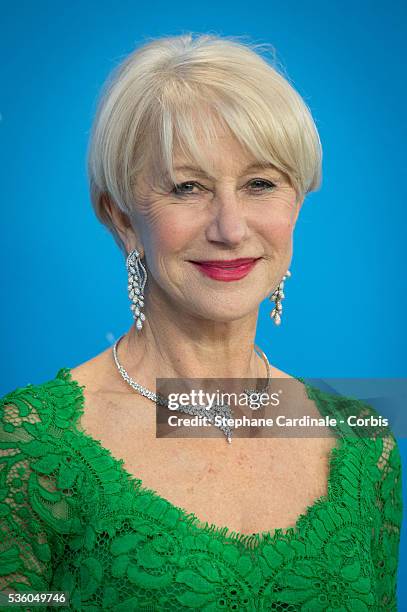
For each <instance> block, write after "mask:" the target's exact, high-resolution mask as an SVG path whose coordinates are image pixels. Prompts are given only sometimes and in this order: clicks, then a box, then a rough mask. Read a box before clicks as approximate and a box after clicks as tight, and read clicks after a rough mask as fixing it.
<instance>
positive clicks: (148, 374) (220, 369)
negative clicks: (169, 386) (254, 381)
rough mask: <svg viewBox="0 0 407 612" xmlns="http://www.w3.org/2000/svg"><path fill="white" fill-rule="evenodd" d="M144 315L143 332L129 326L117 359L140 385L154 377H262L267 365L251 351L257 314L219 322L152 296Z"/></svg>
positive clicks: (149, 381)
mask: <svg viewBox="0 0 407 612" xmlns="http://www.w3.org/2000/svg"><path fill="white" fill-rule="evenodd" d="M174 312H175V313H177V316H174ZM145 313H146V321H145V322H144V325H143V329H142V331H141V332H138V331H137V330H136V328H135V325H133V326H132V327H131V329H130V330H129V332H128V333H127V335H126V336H125V338H123V339H122V341H121V342H120V346H119V349H118V357H119V361H120V363H121V364H122V365H123V366H124V368H125V369H126V370H127V372H128V373H129V375H130V376H131V377H132V378H134V379H135V380H137V381H138V382H140V383H141V384H143V385H145V386H148V385H153V386H154V383H155V378H158V377H161V378H265V377H266V365H265V363H264V361H263V360H262V359H261V358H260V357H259V356H258V355H257V354H256V353H255V351H254V337H255V333H256V325H257V312H256V313H251V314H250V315H248V316H246V317H244V318H242V319H240V320H238V321H230V322H219V321H212V320H206V319H203V318H201V317H197V316H194V315H192V314H190V313H188V312H183V313H182V314H181V313H180V312H179V310H177V308H176V307H174V305H163V304H162V303H160V304H158V303H155V300H154V299H150V300H148V302H147V303H146V308H145Z"/></svg>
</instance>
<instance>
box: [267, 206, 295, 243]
mask: <svg viewBox="0 0 407 612" xmlns="http://www.w3.org/2000/svg"><path fill="white" fill-rule="evenodd" d="M294 226H295V214H294V212H293V211H292V210H291V209H288V208H275V209H274V210H273V211H272V212H270V213H269V214H263V215H262V216H261V218H260V219H258V227H259V228H261V230H260V229H259V231H261V233H262V234H263V236H264V237H265V238H266V240H267V241H268V242H270V243H271V244H273V245H274V246H284V245H286V244H287V243H288V242H290V241H291V237H292V233H293V230H294Z"/></svg>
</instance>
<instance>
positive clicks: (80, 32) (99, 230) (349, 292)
mask: <svg viewBox="0 0 407 612" xmlns="http://www.w3.org/2000/svg"><path fill="white" fill-rule="evenodd" d="M406 23H407V20H406V5H405V3H402V2H386V3H382V2H375V1H371V2H365V1H359V2H354V1H353V2H349V1H348V0H345V1H343V0H341V1H339V0H334V1H330V2H326V0H323V1H312V0H311V1H309V2H292V1H287V0H284V2H282V1H280V2H275V1H274V0H268V1H267V2H257V3H250V2H244V3H243V2H242V3H241V5H240V6H239V5H236V4H235V3H233V4H232V3H230V4H229V3H228V2H224V3H219V2H211V1H209V3H207V6H206V8H204V7H203V5H196V7H195V8H194V7H193V5H192V4H191V3H190V2H189V1H188V2H187V1H176V2H175V3H168V2H163V1H156V2H154V3H153V4H147V5H146V6H144V5H143V4H141V3H139V2H113V1H110V2H106V1H104V2H100V1H99V2H91V1H89V0H88V1H87V2H81V3H79V2H67V1H65V2H58V3H56V2H45V1H37V2H17V3H11V2H2V3H1V26H0V53H1V55H0V57H1V58H2V61H1V64H0V71H1V74H0V78H1V81H0V83H1V86H2V88H1V98H0V113H1V117H0V119H1V120H0V141H1V147H0V175H1V195H2V198H1V200H2V207H1V213H2V221H3V224H2V225H3V232H2V240H1V246H0V248H1V256H2V260H1V261H2V265H1V269H2V272H3V282H2V286H3V298H2V307H3V317H2V330H1V332H2V337H3V351H2V363H1V381H0V392H3V393H5V392H6V391H9V390H11V389H14V388H15V387H17V386H23V385H26V384H27V383H29V382H31V383H33V384H35V383H39V382H43V381H45V380H46V379H49V378H53V377H54V375H55V374H56V372H57V370H58V369H59V368H60V367H63V366H69V367H74V366H75V365H77V364H79V363H82V362H83V361H85V360H87V359H89V358H91V357H92V356H94V355H96V354H97V353H99V352H101V351H102V350H104V349H105V348H107V346H109V345H110V344H111V343H112V341H113V340H114V339H115V338H117V337H118V336H119V335H120V334H122V333H123V332H125V331H126V330H127V329H128V327H129V326H130V324H131V322H132V319H131V315H130V310H129V302H128V298H127V281H126V273H125V269H124V260H123V257H122V255H121V254H120V252H119V250H118V249H117V247H116V245H115V244H114V242H113V239H112V238H111V237H110V235H109V234H108V232H107V230H105V229H104V227H103V226H101V225H99V224H98V222H97V220H96V218H95V216H94V213H93V211H92V208H91V205H90V200H89V196H88V192H87V183H86V174H85V150H86V145H87V140H88V134H89V129H90V125H91V120H92V117H93V113H94V111H95V101H96V97H97V95H98V93H99V89H100V87H101V85H102V83H103V81H104V79H105V78H106V76H107V75H108V73H109V72H110V70H111V69H112V68H113V67H114V66H115V65H116V64H117V63H118V62H119V61H120V60H121V59H123V58H124V57H125V56H126V55H127V54H128V53H129V52H130V51H132V50H133V49H134V47H135V46H138V45H140V44H142V43H143V42H144V41H145V39H146V38H150V37H156V36H164V35H178V34H181V33H184V32H190V31H192V32H197V33H203V32H210V33H214V34H218V35H233V36H238V35H242V34H243V35H247V36H248V40H250V41H251V42H267V43H272V44H273V45H274V46H275V48H276V50H277V53H278V58H279V59H280V61H281V62H282V63H283V65H284V66H285V68H286V70H287V72H288V75H289V76H290V77H291V79H292V80H293V82H294V85H295V86H296V88H297V89H298V91H299V92H300V93H301V94H302V95H303V97H304V99H305V100H306V102H307V103H308V104H309V106H310V107H311V110H312V112H313V115H314V118H315V121H316V123H317V126H318V129H319V132H320V136H321V140H322V144H323V150H324V160H323V171H324V179H323V185H322V188H321V190H320V191H319V192H318V193H316V194H312V195H310V196H309V197H308V199H307V200H306V201H305V204H304V206H303V210H302V212H301V214H300V217H299V220H298V224H297V228H296V232H295V243H294V258H293V262H292V265H291V268H290V269H291V271H292V278H291V279H289V280H288V281H287V283H286V291H285V293H286V300H285V302H284V313H283V323H282V325H281V327H280V328H276V327H275V326H274V325H273V324H272V322H271V320H270V319H269V312H270V309H271V305H270V303H269V302H267V303H264V304H263V305H262V308H261V312H260V318H259V327H258V337H257V342H258V344H259V345H260V346H261V347H262V348H263V349H264V350H265V351H266V352H267V354H268V355H269V357H270V360H271V362H272V363H273V364H274V365H276V366H277V367H279V368H281V369H282V370H285V371H287V372H289V373H291V374H295V375H297V376H314V377H324V376H333V377H345V376H348V377H405V376H407V371H406V370H407V367H406V324H405V313H406V312H407V304H406V275H405V268H404V264H405V261H406V253H405V242H404V241H403V238H404V234H405V228H406V217H407V205H406V197H405V162H406V155H405V147H406V121H405V104H406V79H405V57H406V51H407V49H406V46H407V44H406V41H407V36H406V34H407V32H406V29H407V28H406ZM399 444H400V449H401V451H402V454H403V469H404V476H405V475H406V474H407V460H406V456H407V452H406V440H405V439H403V440H400V441H399ZM406 492H407V484H406V482H404V494H405V499H406ZM405 505H406V513H407V502H406V501H405ZM405 541H406V533H405V526H404V532H403V534H402V549H401V557H400V574H399V576H400V580H399V587H398V588H399V605H400V608H401V609H404V608H406V609H407V592H406V586H405V584H403V581H402V580H401V577H402V575H403V574H404V575H405V567H406V558H407V551H406V550H405ZM403 604H404V605H403Z"/></svg>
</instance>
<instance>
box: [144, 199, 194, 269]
mask: <svg viewBox="0 0 407 612" xmlns="http://www.w3.org/2000/svg"><path fill="white" fill-rule="evenodd" d="M195 226H196V215H191V213H190V211H186V210H185V209H183V210H181V211H175V210H174V209H172V208H171V207H167V210H165V211H161V212H160V214H158V215H154V216H153V215H151V216H150V215H149V216H146V217H144V222H143V244H144V246H145V249H146V250H148V251H150V253H149V254H150V257H151V256H153V257H160V256H161V257H162V256H164V255H167V254H171V255H174V254H176V253H178V252H181V251H185V249H186V248H187V247H188V246H189V245H190V244H191V242H192V241H193V239H194V236H195V233H196V231H195V229H194V228H195Z"/></svg>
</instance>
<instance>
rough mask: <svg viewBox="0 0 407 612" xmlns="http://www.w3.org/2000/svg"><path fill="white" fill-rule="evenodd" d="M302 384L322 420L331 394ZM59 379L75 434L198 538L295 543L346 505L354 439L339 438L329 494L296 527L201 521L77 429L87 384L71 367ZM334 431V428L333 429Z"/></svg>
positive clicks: (331, 459)
mask: <svg viewBox="0 0 407 612" xmlns="http://www.w3.org/2000/svg"><path fill="white" fill-rule="evenodd" d="M293 378H295V379H296V380H298V381H299V382H301V383H302V384H303V385H304V387H305V390H306V394H307V397H308V399H311V400H313V401H314V402H315V404H316V407H317V409H318V412H319V413H320V415H321V417H323V416H324V411H323V410H322V411H321V408H322V404H321V401H320V397H319V393H322V394H323V395H324V396H325V397H326V396H327V395H328V396H329V394H327V393H325V392H321V391H319V390H318V388H316V387H313V386H312V385H310V384H308V383H306V382H305V381H304V379H303V378H301V377H293ZM56 379H58V380H60V381H63V382H64V383H65V384H67V385H68V386H70V387H71V388H72V390H73V391H75V392H76V398H75V399H76V401H75V410H74V413H73V414H72V415H71V416H72V417H73V422H72V428H73V430H74V432H75V435H78V436H80V438H81V439H82V440H83V441H85V442H86V443H87V444H88V445H89V444H90V445H92V446H93V447H94V448H95V449H96V450H98V452H99V454H102V455H105V456H108V457H110V459H111V460H112V461H113V464H114V465H115V466H116V467H117V469H118V470H119V472H120V476H121V478H120V480H121V481H122V483H123V484H127V485H131V490H132V491H134V493H135V494H136V495H143V496H144V495H146V496H149V497H150V498H151V499H152V500H153V501H156V502H157V503H160V504H164V505H166V506H167V507H168V508H169V509H172V510H175V511H176V512H178V514H179V519H180V522H183V523H184V524H185V525H186V527H187V528H188V529H190V530H192V532H193V533H194V534H195V535H200V534H202V535H206V536H212V537H215V538H216V539H218V540H219V541H221V542H222V543H223V544H226V543H234V544H240V545H242V546H243V547H244V549H247V550H249V549H254V548H259V547H263V546H265V545H267V544H273V543H276V542H277V541H281V540H286V541H289V540H292V539H295V538H299V537H301V536H305V534H306V533H307V532H308V531H309V530H310V529H311V530H312V523H313V519H314V518H318V514H319V513H320V512H324V511H327V510H329V506H330V505H331V504H333V503H335V504H338V502H339V504H340V505H343V506H344V505H345V504H344V503H343V502H341V500H340V495H338V490H339V489H341V487H340V486H338V483H339V482H340V478H341V477H340V470H341V466H342V465H343V462H344V459H345V457H347V456H349V451H350V448H349V446H350V444H351V439H350V438H349V437H347V436H344V435H342V432H340V435H337V436H336V444H335V445H334V446H333V447H332V448H331V449H330V451H329V453H328V457H327V458H328V477H327V493H326V494H324V495H321V496H320V497H317V498H316V499H315V500H314V501H313V502H312V503H311V504H309V505H308V506H307V508H306V510H305V512H303V513H301V514H300V515H299V516H298V518H297V520H296V522H295V525H294V526H292V527H276V528H274V529H270V530H264V531H260V532H256V533H253V534H244V533H241V532H239V531H232V530H231V529H230V528H229V527H227V526H219V525H216V524H215V523H209V522H208V521H202V520H200V519H199V518H198V516H197V515H196V514H195V513H194V512H189V511H188V510H186V509H185V508H183V507H181V506H176V505H175V504H173V503H172V502H170V501H169V500H168V499H166V498H165V497H163V496H161V495H160V494H159V493H158V492H157V491H155V490H154V489H150V488H148V487H145V486H144V485H143V481H142V480H141V479H140V478H138V477H136V476H134V475H132V474H130V472H128V471H127V470H126V469H125V468H124V467H123V463H124V460H123V459H118V458H116V457H115V456H114V455H113V454H112V452H111V451H110V449H108V448H106V447H105V446H103V444H102V442H101V441H100V440H98V439H97V438H94V437H93V436H91V435H90V434H88V433H86V431H84V430H81V429H79V428H78V421H79V420H80V417H81V416H82V415H83V413H84V409H85V396H84V393H83V389H85V388H86V385H80V384H79V383H78V381H76V380H74V379H73V378H72V374H71V368H69V367H63V368H60V369H59V371H58V373H57V375H56ZM330 428H331V429H332V427H331V426H330Z"/></svg>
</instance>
